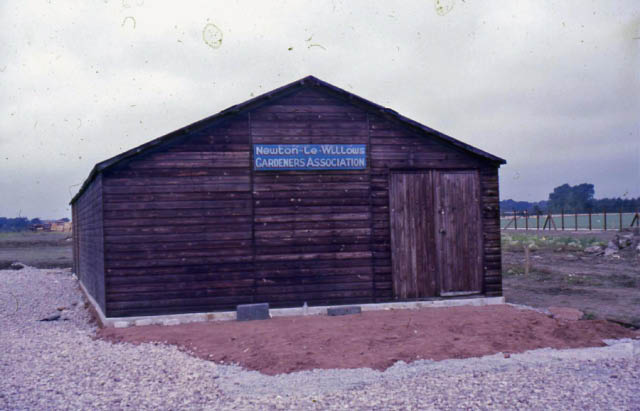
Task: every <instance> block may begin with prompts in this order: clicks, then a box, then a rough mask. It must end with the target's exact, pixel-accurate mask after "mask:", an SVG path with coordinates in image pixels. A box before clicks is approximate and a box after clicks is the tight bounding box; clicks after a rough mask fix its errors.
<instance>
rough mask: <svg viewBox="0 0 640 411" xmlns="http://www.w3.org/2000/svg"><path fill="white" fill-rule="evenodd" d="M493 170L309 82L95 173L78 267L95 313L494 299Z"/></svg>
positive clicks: (77, 212) (497, 161)
mask: <svg viewBox="0 0 640 411" xmlns="http://www.w3.org/2000/svg"><path fill="white" fill-rule="evenodd" d="M314 150H316V151H317V152H320V153H321V152H324V154H323V155H320V154H313V155H311V154H309V153H315V152H316V151H314ZM322 150H325V151H322ZM321 154H322V153H321ZM314 156H315V157H314ZM310 158H311V160H310ZM323 158H325V160H322V159H323ZM504 163H505V161H504V160H503V159H501V158H499V157H496V156H493V155H491V154H488V153H486V152H484V151H481V150H479V149H477V148H474V147H472V146H470V145H468V144H465V143H463V142H461V141H458V140H456V139H454V138H451V137H449V136H447V135H444V134H442V133H440V132H438V131H436V130H433V129H430V128H428V127H425V126H423V125H421V124H419V123H417V122H415V121H412V120H410V119H408V118H405V117H403V116H401V115H400V114H398V113H396V112H395V111H393V110H390V109H388V108H384V107H381V106H379V105H377V104H374V103H372V102H370V101H367V100H365V99H363V98H361V97H358V96H356V95H354V94H352V93H349V92H347V91H344V90H342V89H339V88H337V87H335V86H332V85H330V84H328V83H326V82H323V81H321V80H318V79H317V78H314V77H311V76H309V77H306V78H304V79H302V80H299V81H296V82H294V83H291V84H288V85H286V86H284V87H281V88H279V89H276V90H274V91H271V92H269V93H266V94H264V95H261V96H258V97H256V98H253V99H251V100H249V101H247V102H245V103H242V104H239V105H236V106H233V107H230V108H228V109H226V110H224V111H222V112H221V113H218V114H216V115H213V116H211V117H208V118H206V119H204V120H201V121H198V122H197V123H194V124H191V125H189V126H186V127H184V128H182V129H180V130H177V131H174V132H172V133H170V134H167V135H165V136H163V137H160V138H157V139H155V140H152V141H150V142H148V143H146V144H143V145H141V146H139V147H137V148H134V149H132V150H129V151H127V152H125V153H122V154H120V155H118V156H116V157H113V158H111V159H108V160H106V161H103V162H101V163H98V164H96V166H95V167H94V168H93V170H92V171H91V173H90V175H89V177H88V178H87V180H86V181H85V182H84V184H83V185H82V187H81V188H80V190H79V192H78V194H76V195H75V197H73V199H72V200H71V204H72V210H73V211H72V212H73V224H74V226H73V227H74V229H73V239H74V271H75V272H76V273H77V275H78V277H79V279H80V281H81V282H82V284H83V285H84V287H85V289H86V290H87V292H88V293H89V294H90V295H91V296H92V297H93V299H95V301H96V303H97V305H98V306H99V308H100V309H101V310H102V312H103V313H104V314H105V316H106V317H124V316H138V315H158V314H172V313H188V312H210V311H224V310H231V309H235V306H236V305H238V304H244V303H254V302H268V303H270V305H271V306H272V307H292V306H301V305H302V304H303V303H304V302H307V303H308V304H309V305H327V304H353V303H369V302H387V301H394V300H412V299H429V298H443V297H451V296H457V295H470V294H478V295H485V296H499V295H501V292H502V285H501V284H502V280H501V261H500V232H499V215H498V168H499V166H500V165H501V164H504ZM306 166H310V167H311V168H305V167H306ZM314 167H315V168H314Z"/></svg>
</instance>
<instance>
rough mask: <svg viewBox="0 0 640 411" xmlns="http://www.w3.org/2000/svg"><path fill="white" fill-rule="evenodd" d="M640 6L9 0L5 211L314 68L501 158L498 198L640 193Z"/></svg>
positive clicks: (39, 207) (55, 211)
mask: <svg viewBox="0 0 640 411" xmlns="http://www.w3.org/2000/svg"><path fill="white" fill-rule="evenodd" d="M443 5H446V7H444V6H443ZM639 21H640V4H638V3H637V2H635V1H633V0H620V1H615V2H609V1H605V0H597V1H595V2H593V3H590V4H589V5H588V6H585V5H584V3H583V2H580V1H578V0H573V1H567V2H563V3H560V4H558V3H556V2H553V1H551V0H546V1H533V0H531V1H522V2H508V3H506V4H505V3H502V4H497V3H493V4H490V5H486V4H480V3H479V2H468V1H461V0H446V1H443V0H438V1H426V0H422V1H408V2H385V1H374V2H348V3H347V2H341V1H337V0H334V1H332V2H330V3H327V4H320V3H313V2H306V1H303V2H298V1H296V2H294V1H283V2H282V3H279V7H271V6H270V5H269V4H265V3H261V2H251V1H239V2H236V3H228V2H225V3H222V2H219V3H218V2H211V1H206V2H205V1H198V2H194V3H190V4H189V5H188V6H178V5H175V4H155V3H153V4H152V3H150V2H144V1H143V0H136V1H129V0H126V1H109V0H105V1H103V2H98V3H95V4H88V3H84V2H81V1H69V2H66V3H65V4H64V7H63V6H62V5H59V4H57V3H55V2H50V3H46V4H39V3H38V4H35V3H29V2H20V1H17V0H11V1H7V2H4V3H3V4H2V5H0V22H1V23H3V25H4V27H6V28H7V30H5V31H4V32H3V34H2V35H1V36H0V39H1V40H0V51H1V53H0V55H2V56H4V59H3V61H0V79H2V82H0V92H1V94H0V108H1V110H0V112H2V113H3V114H4V121H3V122H2V123H0V124H1V125H0V154H1V156H0V188H2V191H3V193H5V195H3V196H2V198H0V215H1V216H7V217H12V218H13V217H17V216H19V215H22V216H30V218H36V217H38V218H43V219H52V218H63V217H70V214H71V213H70V207H69V205H68V203H69V200H70V199H71V198H72V197H73V196H74V195H75V194H76V193H77V191H78V189H79V188H80V185H81V184H82V183H83V182H84V180H85V179H86V178H87V177H88V175H89V172H90V171H91V169H92V167H93V165H94V164H96V163H98V162H101V161H103V160H105V159H108V158H110V157H113V156H115V155H118V154H119V153H122V152H124V151H126V150H128V149H130V148H132V147H136V146H139V145H141V144H143V143H145V142H147V141H149V140H152V139H154V138H156V137H158V136H161V135H165V134H167V133H168V132H170V131H172V130H176V129H179V128H182V127H184V126H186V125H188V124H191V123H193V122H195V121H198V120H200V119H202V118H205V117H208V116H210V115H212V114H214V113H217V112H219V111H221V110H223V109H225V108H227V107H230V106H232V105H235V104H239V103H242V102H244V101H246V100H248V99H250V98H252V97H254V96H256V95H259V94H262V93H264V92H267V91H269V90H272V89H275V88H277V87H280V86H283V85H285V84H288V83H290V82H292V81H295V80H297V79H299V78H302V77H305V76H307V75H314V76H316V77H318V78H320V79H322V80H324V81H326V82H328V83H331V84H334V85H335V86H337V87H340V88H343V89H345V90H347V91H349V92H351V93H354V94H356V95H358V96H361V97H363V98H365V99H367V100H370V101H372V102H375V103H377V104H380V105H383V106H385V107H389V108H392V109H393V110H395V111H397V112H398V113H400V114H402V115H403V116H406V117H408V118H410V119H413V120H415V121H417V122H419V123H421V124H424V125H426V126H428V127H430V128H433V129H435V130H438V131H440V132H442V133H444V134H446V135H450V136H452V137H454V138H455V139H458V140H460V141H463V142H465V143H467V144H470V145H472V146H474V147H477V148H479V149H481V150H483V151H486V152H489V153H492V154H494V155H496V156H499V157H502V158H504V159H506V160H507V164H506V165H504V166H502V167H501V168H500V198H501V200H506V199H514V200H516V201H529V202H531V201H543V200H539V199H540V198H544V199H546V198H547V197H548V194H549V193H550V192H551V191H552V190H553V189H554V187H557V186H559V185H562V184H564V183H567V184H570V185H576V184H580V183H582V182H585V181H588V182H590V183H591V184H594V185H595V188H596V193H595V198H617V197H620V198H637V197H640V122H639V121H638V120H637V117H638V116H637V113H639V112H640V75H639V74H638V73H640V70H639V69H640V24H639V23H638V22H639ZM551 181H553V182H554V183H549V182H551ZM7 193H8V194H7Z"/></svg>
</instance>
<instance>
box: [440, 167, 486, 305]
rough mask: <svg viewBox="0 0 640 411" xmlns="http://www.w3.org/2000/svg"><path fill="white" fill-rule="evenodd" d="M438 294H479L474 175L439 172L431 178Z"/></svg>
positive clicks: (479, 253) (478, 217) (478, 219)
mask: <svg viewBox="0 0 640 411" xmlns="http://www.w3.org/2000/svg"><path fill="white" fill-rule="evenodd" d="M433 179H434V183H435V185H434V200H435V205H436V210H435V211H436V213H437V214H436V215H437V217H436V219H435V226H436V247H437V250H438V256H437V261H438V280H439V284H440V295H461V294H471V293H479V292H481V291H482V225H481V221H482V219H481V215H480V187H479V185H480V183H479V177H478V173H477V172H476V171H474V170H470V171H446V172H445V171H439V172H435V173H434V176H433Z"/></svg>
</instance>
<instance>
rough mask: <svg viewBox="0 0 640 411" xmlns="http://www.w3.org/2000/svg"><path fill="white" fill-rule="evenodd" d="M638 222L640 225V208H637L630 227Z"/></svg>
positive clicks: (639, 225)
mask: <svg viewBox="0 0 640 411" xmlns="http://www.w3.org/2000/svg"><path fill="white" fill-rule="evenodd" d="M636 222H637V223H638V227H640V214H638V210H636V214H635V215H634V216H633V219H632V220H631V225H630V226H629V227H633V226H634V224H636Z"/></svg>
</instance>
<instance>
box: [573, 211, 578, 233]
mask: <svg viewBox="0 0 640 411" xmlns="http://www.w3.org/2000/svg"><path fill="white" fill-rule="evenodd" d="M573 218H574V220H575V221H574V223H575V227H576V231H578V211H576V212H575V213H573Z"/></svg>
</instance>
